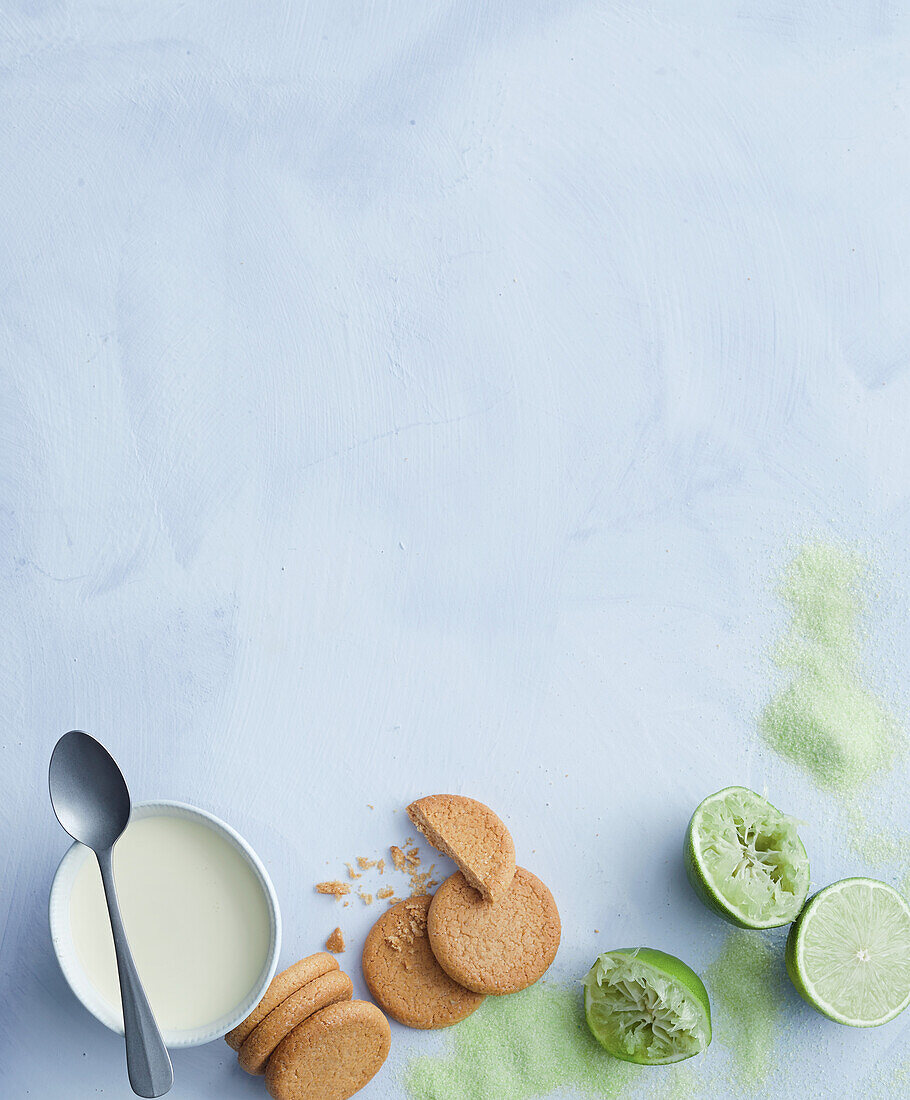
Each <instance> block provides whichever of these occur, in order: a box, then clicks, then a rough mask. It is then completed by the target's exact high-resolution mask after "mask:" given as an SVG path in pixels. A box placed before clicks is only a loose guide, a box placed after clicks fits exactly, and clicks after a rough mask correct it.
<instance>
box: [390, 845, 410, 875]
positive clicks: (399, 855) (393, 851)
mask: <svg viewBox="0 0 910 1100" xmlns="http://www.w3.org/2000/svg"><path fill="white" fill-rule="evenodd" d="M389 854H390V855H391V857H392V863H393V864H394V865H395V870H396V871H404V870H407V866H408V863H407V859H406V857H405V854H404V852H403V851H402V850H401V849H400V848H399V847H398V845H397V844H393V845H392V847H391V848H389Z"/></svg>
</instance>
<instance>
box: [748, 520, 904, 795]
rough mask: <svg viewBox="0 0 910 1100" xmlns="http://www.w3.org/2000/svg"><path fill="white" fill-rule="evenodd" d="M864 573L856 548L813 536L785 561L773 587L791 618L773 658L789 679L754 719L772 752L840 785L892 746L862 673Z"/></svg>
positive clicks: (892, 733)
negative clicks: (814, 540)
mask: <svg viewBox="0 0 910 1100" xmlns="http://www.w3.org/2000/svg"><path fill="white" fill-rule="evenodd" d="M866 574H867V568H866V565H865V563H864V561H863V559H862V558H861V557H860V556H859V555H857V554H855V553H853V552H851V551H848V550H844V549H842V548H841V547H839V546H831V545H827V544H824V543H819V542H812V543H808V544H807V545H805V546H804V547H803V548H802V549H801V550H800V551H799V553H798V554H797V555H796V557H795V558H794V559H793V561H792V562H791V563H790V565H789V566H788V567H787V570H786V571H785V573H784V577H783V580H782V582H781V585H780V588H779V590H778V592H779V595H780V597H781V599H782V600H783V601H784V603H786V604H787V606H788V607H789V609H790V612H791V616H792V618H791V623H790V628H789V630H788V632H787V634H786V635H785V636H784V637H783V638H782V639H781V641H780V643H779V644H778V646H777V648H776V649H775V652H774V660H775V663H776V664H777V665H778V667H779V668H781V669H782V670H783V671H785V672H788V673H790V674H791V680H790V683H789V684H788V685H787V686H786V687H785V688H784V689H783V691H781V692H780V693H779V694H778V695H776V696H775V697H774V698H773V699H772V700H771V701H770V703H768V705H767V707H766V708H765V711H764V713H763V714H762V717H761V721H760V728H761V732H762V736H763V737H764V740H765V741H766V742H767V744H768V745H769V746H770V747H771V748H772V749H774V751H775V752H778V753H780V755H781V756H784V757H786V758H787V759H788V760H792V761H793V762H794V763H795V764H797V765H799V766H800V767H801V768H804V769H805V770H806V771H808V772H809V773H810V774H811V775H812V776H813V777H814V779H815V781H816V782H817V783H818V784H819V785H820V786H823V787H829V788H834V789H836V790H839V791H841V792H846V791H852V790H855V789H856V788H857V787H859V786H861V785H862V784H863V783H865V782H866V781H867V780H868V779H869V778H870V777H871V776H872V775H873V774H874V773H875V772H876V771H879V770H880V769H882V768H884V767H886V766H887V765H889V764H891V763H892V762H893V760H894V758H895V756H896V753H897V745H898V735H899V728H898V725H897V722H896V721H895V719H894V717H893V716H892V714H891V713H890V712H889V711H888V709H887V708H886V707H885V706H884V705H883V704H882V703H881V702H880V701H879V700H878V699H877V698H876V696H875V694H874V693H873V692H872V691H871V690H870V689H869V688H868V687H867V686H866V685H865V684H864V683H863V678H862V665H861V659H860V654H861V642H862V633H861V624H862V616H863V614H864V612H865V608H866V600H865V596H864V593H863V582H864V580H865V578H866Z"/></svg>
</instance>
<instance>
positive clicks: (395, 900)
mask: <svg viewBox="0 0 910 1100" xmlns="http://www.w3.org/2000/svg"><path fill="white" fill-rule="evenodd" d="M400 901H401V898H397V897H395V895H394V894H393V895H392V896H391V897H390V898H389V905H390V906H392V905H397V904H398V903H399V902H400Z"/></svg>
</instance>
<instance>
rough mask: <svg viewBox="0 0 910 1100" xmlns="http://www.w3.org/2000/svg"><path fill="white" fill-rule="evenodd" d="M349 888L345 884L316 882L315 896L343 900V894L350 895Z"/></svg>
mask: <svg viewBox="0 0 910 1100" xmlns="http://www.w3.org/2000/svg"><path fill="white" fill-rule="evenodd" d="M350 892H351V888H350V886H348V884H347V883H346V882H338V881H337V880H336V881H334V882H317V883H316V893H317V894H329V895H331V897H333V898H335V899H336V901H337V899H338V898H343V897H344V895H345V894H350Z"/></svg>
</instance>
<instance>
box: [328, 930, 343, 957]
mask: <svg viewBox="0 0 910 1100" xmlns="http://www.w3.org/2000/svg"><path fill="white" fill-rule="evenodd" d="M325 949H326V951H331V952H332V954H333V955H341V954H343V953H344V933H343V932H342V931H341V929H340V928H336V929H335V931H334V932H333V933H332V934H331V936H329V938H328V939H327V940H326V941H325Z"/></svg>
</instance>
